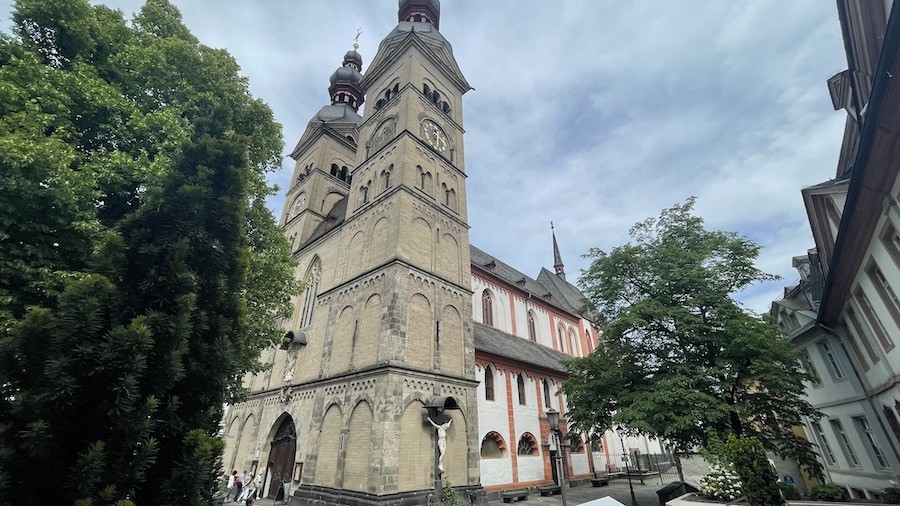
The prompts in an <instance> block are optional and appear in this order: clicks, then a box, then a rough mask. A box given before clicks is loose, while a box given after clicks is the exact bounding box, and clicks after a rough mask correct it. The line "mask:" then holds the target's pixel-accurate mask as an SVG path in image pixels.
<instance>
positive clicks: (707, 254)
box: [562, 199, 821, 474]
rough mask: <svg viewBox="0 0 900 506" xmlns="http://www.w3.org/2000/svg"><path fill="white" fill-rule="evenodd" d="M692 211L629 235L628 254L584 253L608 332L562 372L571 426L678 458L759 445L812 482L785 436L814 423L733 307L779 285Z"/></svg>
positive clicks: (767, 338) (774, 351)
mask: <svg viewBox="0 0 900 506" xmlns="http://www.w3.org/2000/svg"><path fill="white" fill-rule="evenodd" d="M693 205H694V199H689V200H688V201H687V202H686V203H685V204H683V205H676V206H674V207H672V208H669V209H666V210H664V211H663V212H662V214H661V215H660V216H659V218H651V219H648V220H646V221H643V222H641V223H638V224H636V225H635V226H634V227H633V228H632V229H631V236H632V238H633V242H631V243H628V244H625V245H623V246H619V247H616V248H614V249H613V250H612V251H610V252H608V253H607V252H604V251H601V250H599V249H592V250H591V251H590V253H589V255H588V256H589V257H591V258H592V263H591V265H590V267H589V268H588V269H587V270H586V271H585V273H584V275H583V276H582V278H581V285H582V287H583V288H584V292H585V294H586V296H587V297H588V299H589V300H590V301H591V302H592V303H593V304H594V305H595V306H596V309H597V310H598V311H599V313H600V314H601V315H602V318H603V321H604V322H605V323H604V325H603V339H602V341H603V342H602V343H601V345H600V346H599V347H598V348H597V350H596V351H595V352H594V353H592V354H591V355H589V356H587V357H584V358H580V359H575V360H573V361H571V362H570V363H569V365H568V368H569V372H570V375H571V377H570V380H569V381H568V382H567V383H566V384H565V385H564V386H563V389H562V390H563V391H564V392H565V393H566V394H567V395H568V396H569V405H570V411H569V417H570V419H571V422H572V423H573V424H575V426H577V427H579V428H582V429H599V430H605V429H607V428H609V427H611V426H612V425H613V424H622V425H625V426H627V427H630V428H631V429H632V430H634V431H637V432H640V433H644V434H650V435H653V436H658V437H662V438H666V439H668V440H670V441H672V442H673V443H675V444H676V446H677V447H678V449H679V450H681V451H684V450H687V449H688V448H691V447H693V446H695V445H701V446H702V445H705V444H706V443H707V440H708V437H709V435H710V434H714V435H718V436H719V437H722V438H724V437H725V435H726V434H735V435H737V436H755V437H757V438H758V439H759V440H760V441H762V442H763V444H764V445H765V446H766V448H768V449H769V450H772V451H774V452H776V453H778V454H779V455H781V456H783V457H786V458H794V459H797V460H798V461H799V462H800V463H801V464H803V465H806V466H808V467H809V468H810V470H811V471H812V472H813V473H814V474H815V473H820V472H821V470H820V465H819V464H818V462H817V461H816V459H815V454H814V453H813V451H812V448H811V445H810V443H809V442H808V441H806V440H805V439H803V438H801V437H798V436H797V435H796V434H794V433H793V432H792V431H791V427H793V426H797V425H800V423H801V420H802V417H803V416H816V411H815V410H814V409H813V408H812V406H811V405H810V404H809V403H807V402H806V401H805V400H803V398H802V394H803V383H802V380H803V379H804V378H805V377H806V376H805V373H804V372H803V371H802V369H801V368H800V366H799V363H798V361H797V357H796V356H795V354H794V351H793V348H792V347H791V345H790V343H788V342H786V341H785V340H783V339H781V338H779V336H778V335H777V333H776V330H775V328H774V327H773V326H772V325H770V324H769V323H767V322H765V321H763V320H761V319H760V318H757V317H755V316H753V315H751V314H749V313H748V312H747V311H745V310H744V309H743V308H742V307H741V306H740V305H739V304H738V303H737V302H736V301H735V300H734V299H733V298H732V296H733V295H734V294H735V293H737V292H740V291H741V290H743V289H745V288H747V287H748V286H750V285H751V284H753V283H756V282H760V281H766V280H771V279H775V277H774V276H772V275H769V274H766V273H764V272H762V271H760V270H759V269H758V268H756V267H755V266H754V261H755V259H756V257H757V255H758V254H759V246H758V245H756V244H754V243H753V242H752V241H750V240H749V239H747V238H746V237H742V236H739V235H737V234H735V233H730V232H721V231H709V230H706V229H705V228H704V225H703V220H702V219H701V218H699V217H697V216H695V215H693V213H692V211H693Z"/></svg>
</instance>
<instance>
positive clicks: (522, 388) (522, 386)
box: [516, 374, 525, 406]
mask: <svg viewBox="0 0 900 506" xmlns="http://www.w3.org/2000/svg"><path fill="white" fill-rule="evenodd" d="M516 387H517V388H518V391H519V404H522V405H523V406H524V405H525V377H524V376H523V375H521V374H519V377H518V378H517V379H516Z"/></svg>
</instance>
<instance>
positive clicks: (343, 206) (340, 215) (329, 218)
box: [298, 196, 349, 251]
mask: <svg viewBox="0 0 900 506" xmlns="http://www.w3.org/2000/svg"><path fill="white" fill-rule="evenodd" d="M348 200H349V199H348V198H347V197H346V196H345V197H344V198H342V199H341V200H338V201H337V202H336V203H335V204H334V206H332V208H331V210H330V211H328V214H326V215H325V219H324V220H322V222H321V223H319V224H318V225H316V228H315V229H314V230H313V233H312V234H311V235H310V236H309V239H307V240H306V242H305V243H303V245H302V246H300V248H299V249H298V251H299V250H302V249H303V248H305V247H306V246H307V245H308V244H312V243H313V242H314V241H315V240H316V239H318V238H320V237H322V236H323V235H325V233H326V232H329V231H331V230H334V229H336V228H338V227H339V226H340V225H341V224H342V223H344V219H345V218H346V216H347V201H348Z"/></svg>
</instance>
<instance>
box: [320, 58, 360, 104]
mask: <svg viewBox="0 0 900 506" xmlns="http://www.w3.org/2000/svg"><path fill="white" fill-rule="evenodd" d="M360 70H362V56H360V55H359V53H357V52H356V49H355V48H354V49H353V50H350V51H347V54H345V55H344V63H343V65H341V66H340V67H338V69H337V70H335V71H334V73H333V74H331V79H330V80H329V81H330V83H331V86H329V87H328V94H329V95H330V96H331V103H332V104H333V105H336V104H347V105H349V106H350V107H352V108H353V110H354V111H356V110H357V109H359V106H361V105H362V103H363V100H365V93H364V91H363V89H362V87H361V86H360V85H359V83H360V82H361V81H362V79H363V76H362V74H360V73H359V71H360Z"/></svg>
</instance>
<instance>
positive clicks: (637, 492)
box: [490, 480, 663, 506]
mask: <svg viewBox="0 0 900 506" xmlns="http://www.w3.org/2000/svg"><path fill="white" fill-rule="evenodd" d="M662 487H663V486H662V485H650V484H647V485H641V484H640V483H637V482H635V483H634V496H635V499H636V500H637V506H659V496H657V495H656V491H657V490H659V489H661V488H662ZM607 496H609V497H612V498H613V499H615V500H617V501H619V502H620V503H622V504H624V505H625V506H631V492H630V491H629V489H628V482H627V481H625V482H622V481H620V480H615V481H613V482H612V483H610V484H609V485H608V486H605V487H591V486H590V485H588V486H586V487H574V488H568V489H566V503H567V504H568V506H578V505H579V504H582V503H586V502H588V501H593V500H594V499H599V498H601V497H607ZM527 502H528V503H538V504H545V505H551V504H552V505H557V504H562V498H561V497H560V496H559V495H553V496H549V497H541V495H540V494H539V493H537V492H535V493H533V494H531V495H529V496H528V501H527ZM500 504H503V501H500V500H496V501H491V502H490V505H491V506H495V505H500Z"/></svg>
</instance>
